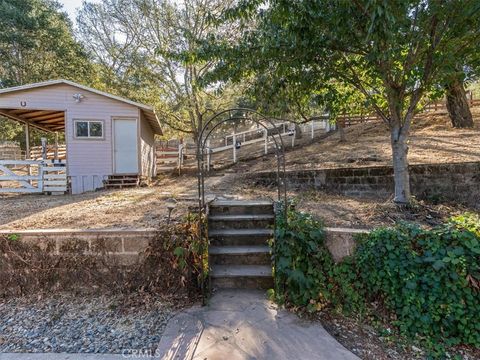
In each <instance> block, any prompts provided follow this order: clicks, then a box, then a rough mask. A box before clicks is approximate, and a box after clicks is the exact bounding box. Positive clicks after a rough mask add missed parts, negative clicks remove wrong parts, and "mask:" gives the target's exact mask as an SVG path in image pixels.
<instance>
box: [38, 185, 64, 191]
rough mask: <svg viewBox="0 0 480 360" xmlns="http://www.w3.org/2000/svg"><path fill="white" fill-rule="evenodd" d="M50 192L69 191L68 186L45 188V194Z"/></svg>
mask: <svg viewBox="0 0 480 360" xmlns="http://www.w3.org/2000/svg"><path fill="white" fill-rule="evenodd" d="M48 191H67V187H66V186H44V187H43V192H48Z"/></svg>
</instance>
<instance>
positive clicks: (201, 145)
mask: <svg viewBox="0 0 480 360" xmlns="http://www.w3.org/2000/svg"><path fill="white" fill-rule="evenodd" d="M247 114H248V115H249V116H247ZM238 120H250V121H253V122H254V123H255V124H257V125H258V126H261V127H263V129H265V131H266V134H267V138H268V136H270V137H271V138H272V139H273V141H274V143H275V155H276V158H277V196H278V201H279V202H280V201H282V198H283V210H284V214H283V215H284V216H285V217H286V216H287V182H286V179H285V150H284V149H285V147H284V143H283V139H282V136H281V134H280V133H278V134H275V132H274V133H273V134H272V135H268V130H269V128H268V127H267V126H266V125H265V123H268V124H269V125H271V126H272V127H271V128H273V129H276V128H277V127H276V125H275V123H274V122H273V121H272V119H269V118H267V117H265V116H264V115H262V114H260V113H259V112H257V111H255V110H252V109H247V108H233V109H227V110H223V111H220V112H218V113H216V114H214V115H213V116H212V117H211V118H210V119H209V120H208V121H207V122H206V123H205V124H204V125H203V127H202V129H201V131H200V133H199V135H198V138H197V166H198V174H197V178H198V202H199V204H198V205H199V210H198V211H199V221H200V234H199V236H200V253H201V255H202V258H201V262H202V269H201V270H202V274H201V286H202V302H203V303H204V304H205V278H204V275H205V269H204V268H203V267H204V258H203V256H204V251H205V248H206V247H205V241H204V240H205V239H204V237H205V236H204V235H205V231H204V222H203V216H204V215H205V214H206V202H205V161H204V155H205V147H206V144H207V140H208V138H209V137H210V135H211V134H212V133H213V131H214V130H215V129H217V128H218V127H219V126H220V125H222V124H224V123H226V122H230V121H232V122H235V121H238ZM211 124H213V126H212V127H211V128H209V127H210V125H211ZM205 134H206V136H204V135H205ZM276 135H278V139H279V140H280V141H278V139H277V138H276ZM233 146H235V144H233Z"/></svg>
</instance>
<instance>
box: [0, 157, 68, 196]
mask: <svg viewBox="0 0 480 360" xmlns="http://www.w3.org/2000/svg"><path fill="white" fill-rule="evenodd" d="M65 165H66V164H65V162H56V163H50V162H46V161H43V160H0V193H65V192H66V191H67V190H68V180H67V172H66V167H65Z"/></svg>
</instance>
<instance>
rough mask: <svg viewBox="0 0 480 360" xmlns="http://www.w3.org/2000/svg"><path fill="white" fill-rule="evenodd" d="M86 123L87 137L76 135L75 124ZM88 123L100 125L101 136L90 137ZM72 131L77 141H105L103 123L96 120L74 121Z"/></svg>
mask: <svg viewBox="0 0 480 360" xmlns="http://www.w3.org/2000/svg"><path fill="white" fill-rule="evenodd" d="M80 122H86V123H87V124H88V125H87V132H88V135H87V136H78V134H77V123H80ZM90 123H100V124H101V125H102V136H90ZM73 131H74V136H73V137H74V138H75V139H79V140H103V139H105V121H103V120H96V119H74V120H73Z"/></svg>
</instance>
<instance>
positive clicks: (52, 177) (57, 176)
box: [43, 173, 67, 180]
mask: <svg viewBox="0 0 480 360" xmlns="http://www.w3.org/2000/svg"><path fill="white" fill-rule="evenodd" d="M66 178H67V174H65V173H63V174H44V175H43V179H44V180H56V179H66Z"/></svg>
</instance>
